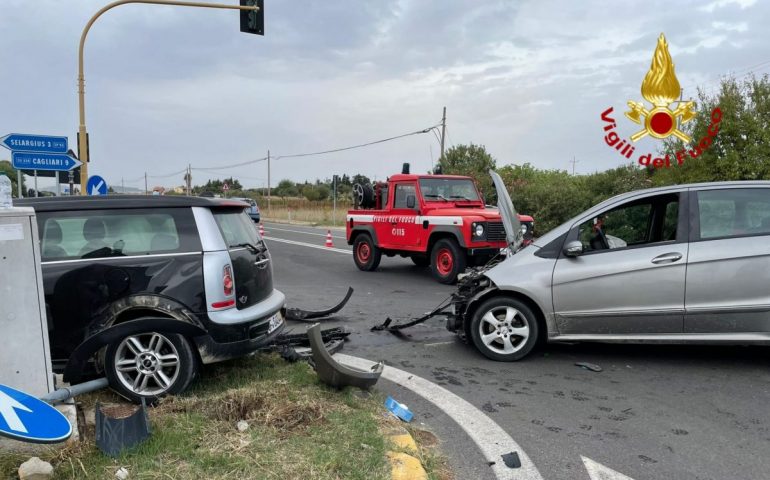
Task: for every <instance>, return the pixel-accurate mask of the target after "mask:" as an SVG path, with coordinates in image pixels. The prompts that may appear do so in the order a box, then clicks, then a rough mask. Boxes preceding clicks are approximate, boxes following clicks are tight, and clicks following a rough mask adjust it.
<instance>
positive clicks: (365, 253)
mask: <svg viewBox="0 0 770 480" xmlns="http://www.w3.org/2000/svg"><path fill="white" fill-rule="evenodd" d="M381 259H382V251H381V250H380V249H379V248H377V245H375V244H374V242H373V241H372V237H371V236H369V234H368V233H362V234H359V235H358V236H357V237H356V239H355V241H354V242H353V261H354V262H355V263H356V267H358V269H359V270H363V271H364V272H371V271H373V270H376V269H377V267H378V266H379V265H380V260H381Z"/></svg>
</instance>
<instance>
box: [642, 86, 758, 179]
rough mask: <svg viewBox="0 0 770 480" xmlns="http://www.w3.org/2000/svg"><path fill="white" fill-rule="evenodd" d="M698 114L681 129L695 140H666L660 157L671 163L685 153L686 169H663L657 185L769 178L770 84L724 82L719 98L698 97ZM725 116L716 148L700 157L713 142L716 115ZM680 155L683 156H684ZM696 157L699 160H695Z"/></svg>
mask: <svg viewBox="0 0 770 480" xmlns="http://www.w3.org/2000/svg"><path fill="white" fill-rule="evenodd" d="M698 99H699V107H700V108H699V109H698V114H697V115H696V117H695V119H694V120H692V121H691V122H688V123H685V124H684V125H683V126H682V129H683V130H684V131H685V133H687V134H688V135H690V136H691V137H692V139H693V140H692V142H691V143H689V144H688V145H685V144H684V143H683V142H682V141H681V140H679V139H673V138H674V137H671V138H672V139H673V140H671V139H670V140H667V141H666V142H664V144H663V148H662V149H661V154H662V155H666V154H668V155H669V157H670V158H671V161H672V163H673V162H675V159H676V155H677V152H681V151H684V163H683V164H682V165H678V166H672V167H670V168H659V169H656V171H653V172H651V173H652V179H653V183H655V185H670V184H678V183H692V182H714V181H723V180H762V179H768V178H770V78H768V76H767V74H765V75H764V76H762V77H761V78H756V77H753V76H751V77H749V78H748V79H746V80H743V81H742V82H739V81H737V80H736V79H734V78H728V79H724V80H722V82H721V85H720V88H719V92H718V93H716V94H715V95H708V94H707V93H706V92H704V91H703V90H699V91H698ZM717 106H718V107H719V110H720V111H721V121H719V123H718V129H719V132H718V133H717V134H716V136H714V137H712V138H713V143H712V145H710V146H709V147H708V148H706V149H704V150H703V151H702V152H701V153H700V154H699V155H698V143H699V142H701V140H702V139H703V138H704V137H708V130H709V128H710V127H711V128H712V129H713V128H716V127H712V123H713V120H712V112H713V111H714V109H715V108H716V107H717ZM680 155H681V153H680ZM693 155H697V157H696V158H693Z"/></svg>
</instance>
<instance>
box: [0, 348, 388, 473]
mask: <svg viewBox="0 0 770 480" xmlns="http://www.w3.org/2000/svg"><path fill="white" fill-rule="evenodd" d="M79 400H80V401H81V403H82V404H83V407H84V408H85V409H91V410H93V407H94V404H95V403H96V401H97V400H99V401H102V402H110V401H117V399H116V397H115V396H114V395H113V394H112V393H110V392H100V393H97V394H92V395H87V396H83V397H81V398H80V399H79ZM383 411H384V408H383V407H382V398H381V397H380V396H379V395H360V394H359V393H358V392H357V391H356V390H353V389H346V390H343V391H336V390H334V389H330V388H328V387H326V386H325V385H323V384H321V383H319V381H318V379H317V376H316V374H315V372H313V370H312V369H311V368H310V367H309V366H308V365H307V364H306V363H304V362H299V363H295V364H288V363H286V362H284V361H283V360H282V359H280V358H279V357H278V356H276V355H257V356H254V357H249V358H244V359H239V360H235V361H231V362H226V363H223V364H218V365H213V366H208V367H205V368H204V370H203V373H202V378H200V379H199V380H198V381H197V382H195V383H194V384H193V387H192V389H191V390H190V391H189V392H187V393H186V394H184V395H181V396H178V397H172V398H167V399H164V400H163V401H162V402H160V403H159V405H158V406H157V407H155V408H152V409H150V421H151V424H152V430H153V432H152V436H151V437H150V439H149V440H148V441H146V442H145V443H143V444H141V445H139V446H138V447H136V448H135V449H133V450H131V451H129V452H126V453H124V454H123V455H122V456H121V457H120V458H117V459H113V458H110V457H107V456H106V455H103V454H102V453H101V452H100V451H99V450H98V449H97V448H96V446H95V445H94V439H93V431H92V430H90V431H89V430H86V431H85V432H81V433H82V434H83V437H84V441H82V442H80V444H78V445H75V446H72V447H69V448H67V449H64V450H61V451H58V452H53V451H52V452H50V453H49V454H47V455H42V458H43V459H44V460H47V461H49V462H51V463H52V464H53V465H54V467H55V478H60V479H69V478H78V479H81V478H93V479H101V478H114V473H115V471H116V470H117V469H118V468H120V467H125V468H127V469H128V470H129V472H130V475H131V478H132V479H161V478H163V479H182V480H184V479H198V478H206V479H220V478H221V479H232V478H248V479H276V480H277V479H281V480H282V479H294V478H297V479H299V478H301V479H319V480H320V479H361V480H364V479H367V480H368V479H387V478H389V476H390V465H389V464H388V463H387V460H386V458H385V452H386V450H387V444H386V441H385V439H384V438H383V436H382V434H381V433H380V422H381V419H382V418H383V415H382V413H383ZM239 420H246V421H247V422H248V423H249V429H248V430H246V431H245V432H239V431H238V430H237V428H236V423H237V422H238V421H239ZM27 458H28V456H27V455H15V454H9V453H0V478H3V479H4V478H16V470H17V469H18V466H19V465H20V464H21V463H22V462H23V461H24V460H26V459H27Z"/></svg>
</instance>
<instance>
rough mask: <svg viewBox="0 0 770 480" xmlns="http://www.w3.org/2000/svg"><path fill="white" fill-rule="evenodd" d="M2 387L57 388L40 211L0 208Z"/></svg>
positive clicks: (36, 393) (36, 390) (32, 392)
mask: <svg viewBox="0 0 770 480" xmlns="http://www.w3.org/2000/svg"><path fill="white" fill-rule="evenodd" d="M0 332H2V337H3V347H2V348H0V384H3V385H8V386H9V387H12V388H15V389H17V390H21V391H23V392H26V393H28V394H30V395H34V396H37V397H39V396H42V395H45V394H47V393H49V392H51V391H52V390H53V389H54V384H53V373H52V368H51V353H50V349H49V345H48V323H47V320H46V311H45V295H44V291H43V275H42V272H41V269H40V243H39V241H38V234H37V219H36V218H35V210H34V209H32V208H28V207H17V208H10V209H4V208H0Z"/></svg>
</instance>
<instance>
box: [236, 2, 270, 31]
mask: <svg viewBox="0 0 770 480" xmlns="http://www.w3.org/2000/svg"><path fill="white" fill-rule="evenodd" d="M255 5H256V6H257V7H259V10H258V11H256V12H255V11H254V10H241V31H242V32H243V33H253V34H255V35H265V0H241V6H242V7H253V6H255Z"/></svg>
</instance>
